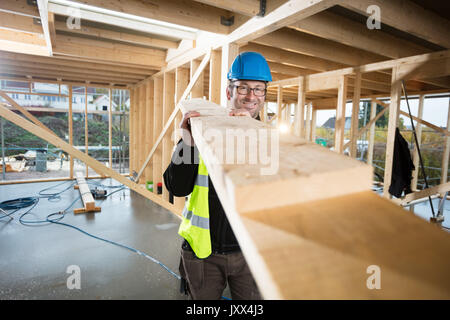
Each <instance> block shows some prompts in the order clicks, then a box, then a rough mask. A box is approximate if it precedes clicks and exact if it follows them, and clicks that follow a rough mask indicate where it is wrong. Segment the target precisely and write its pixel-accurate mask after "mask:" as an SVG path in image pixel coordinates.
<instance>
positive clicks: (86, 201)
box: [74, 172, 101, 213]
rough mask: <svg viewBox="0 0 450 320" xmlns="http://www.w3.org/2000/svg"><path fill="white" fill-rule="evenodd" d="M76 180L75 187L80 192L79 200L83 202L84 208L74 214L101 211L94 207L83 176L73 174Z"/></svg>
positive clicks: (78, 173)
mask: <svg viewBox="0 0 450 320" xmlns="http://www.w3.org/2000/svg"><path fill="white" fill-rule="evenodd" d="M75 178H76V180H77V187H78V190H79V191H80V195H81V199H82V200H83V206H84V208H83V209H82V210H74V212H75V213H81V212H92V211H101V208H99V207H96V206H95V200H94V197H93V196H92V193H91V189H90V188H89V186H88V184H87V182H86V180H85V179H84V175H83V174H82V173H81V172H76V173H75Z"/></svg>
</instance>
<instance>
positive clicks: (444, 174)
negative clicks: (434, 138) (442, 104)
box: [441, 99, 450, 184]
mask: <svg viewBox="0 0 450 320" xmlns="http://www.w3.org/2000/svg"><path fill="white" fill-rule="evenodd" d="M446 133H447V137H446V138H445V139H444V141H445V147H444V152H443V153H442V165H441V184H442V183H446V182H447V179H448V162H449V156H450V99H449V101H448V113H447V130H446Z"/></svg>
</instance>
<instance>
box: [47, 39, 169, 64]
mask: <svg viewBox="0 0 450 320" xmlns="http://www.w3.org/2000/svg"><path fill="white" fill-rule="evenodd" d="M54 53H55V54H61V55H66V56H75V57H81V58H90V59H93V60H98V61H103V62H109V63H111V62H119V63H128V64H133V65H144V66H147V67H151V68H160V67H162V66H163V65H164V64H165V61H164V58H165V52H164V51H163V50H157V49H150V48H138V47H135V46H129V45H124V44H118V43H111V42H109V43H108V42H103V41H96V40H91V39H83V38H77V37H70V36H63V35H56V46H55V50H54Z"/></svg>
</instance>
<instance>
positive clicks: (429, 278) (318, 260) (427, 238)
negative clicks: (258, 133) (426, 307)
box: [183, 99, 450, 299]
mask: <svg viewBox="0 0 450 320" xmlns="http://www.w3.org/2000/svg"><path fill="white" fill-rule="evenodd" d="M189 110H204V111H205V114H208V115H212V114H215V116H214V117H211V116H203V117H202V116H201V117H197V118H193V119H191V127H192V133H193V136H194V140H195V142H196V146H197V147H198V149H199V152H200V154H201V155H202V158H203V160H204V161H205V164H206V166H207V168H208V174H209V176H210V178H211V180H212V181H213V183H214V187H215V189H216V192H217V194H218V196H219V199H220V201H221V203H222V205H223V207H224V210H225V213H226V215H227V218H228V220H229V222H230V224H231V226H232V228H233V231H234V233H235V235H236V237H237V239H238V241H239V244H240V246H241V248H242V251H243V253H244V256H245V258H246V261H247V263H248V264H249V267H250V270H251V271H252V274H253V276H254V278H255V280H256V283H257V285H258V287H259V289H260V291H261V293H262V295H263V297H264V298H265V299H300V298H307V299H308V298H311V299H320V298H327V299H336V298H339V299H345V298H351V299H370V298H378V299H383V298H384V299H386V298H391V299H392V298H414V297H416V298H418V297H422V298H423V297H429V298H430V297H442V295H443V294H444V292H445V295H446V296H448V295H449V294H448V293H447V292H448V287H449V285H448V283H445V284H444V283H443V282H442V277H443V276H445V274H447V270H448V269H449V268H450V260H449V259H447V258H446V257H447V255H446V253H447V252H448V251H449V250H450V241H449V238H448V235H447V234H446V233H445V232H443V231H440V230H439V229H437V228H435V227H434V226H431V225H428V224H427V223H426V222H425V221H423V220H421V219H420V218H418V217H414V216H411V215H406V214H405V213H404V210H402V209H400V208H398V206H395V205H393V204H392V203H390V202H389V201H386V200H385V199H382V198H380V197H379V196H377V195H376V194H374V193H372V192H371V191H369V190H370V187H371V181H372V171H371V168H370V166H367V165H365V164H362V163H361V162H359V161H356V160H354V159H351V158H349V157H344V156H342V155H339V154H337V153H333V152H330V151H329V150H326V149H325V148H322V147H319V146H317V145H315V144H311V143H306V142H305V141H304V140H301V139H299V138H295V137H285V138H280V140H279V144H278V145H279V159H282V160H281V161H280V162H279V168H278V170H277V171H276V172H275V173H274V174H273V175H267V176H264V177H263V176H262V175H261V173H260V172H259V169H261V164H258V163H257V164H251V163H249V161H246V162H245V164H244V165H242V164H237V163H232V162H231V163H230V162H223V161H222V162H221V161H220V159H221V158H222V159H223V157H221V155H220V154H221V153H222V154H223V152H224V150H226V145H225V144H223V145H221V146H219V144H220V142H218V141H217V139H207V138H206V137H207V136H210V134H211V133H212V131H211V130H213V131H214V132H215V133H216V134H215V136H216V137H220V136H222V137H224V136H225V131H226V130H229V129H230V128H245V129H250V130H260V129H267V130H271V127H270V126H268V125H266V124H264V123H262V122H260V121H256V120H254V119H251V118H250V117H229V116H228V115H227V112H226V110H224V108H221V107H220V106H217V105H214V104H211V103H208V102H206V101H204V100H199V99H196V100H190V101H185V102H184V104H183V111H184V112H186V111H189ZM221 134H222V135H221ZM272 138H273V136H272ZM262 139H263V138H259V139H258V141H260V140H262ZM222 141H223V140H222ZM251 152H252V151H248V150H246V151H245V155H246V158H247V156H248V155H250V153H251ZM247 159H249V158H247ZM286 159H289V160H286ZM311 159H314V161H311ZM347 169H348V170H350V171H347ZM360 170H361V171H360ZM366 170H367V171H366ZM349 178H350V180H352V181H351V182H350V181H348V179H349ZM342 181H346V183H342ZM353 182H355V183H357V184H358V185H359V187H356V189H353V190H350V189H348V188H354V187H355V185H354V183H353ZM324 187H325V188H330V189H329V190H327V191H325V190H324V189H323V188H324ZM359 188H361V189H359ZM360 190H363V191H360ZM335 192H342V193H341V194H340V195H336V193H335ZM299 194H301V197H299V196H298V195H299ZM255 195H257V196H255ZM267 197H269V198H267ZM315 197H317V199H316V200H313V199H314V198H315ZM332 197H333V198H332ZM296 201H298V202H296ZM288 203H289V204H288ZM361 208H365V209H364V210H361ZM311 213H314V214H311ZM336 225H339V226H340V229H339V230H340V232H336ZM386 225H389V227H388V228H387V227H386ZM405 225H408V228H410V229H409V230H414V232H411V233H410V232H403V233H400V234H401V236H400V237H399V232H398V230H403V229H404V226H405ZM355 230H356V231H355ZM341 231H343V232H341ZM268 234H270V235H271V237H270V238H268V237H267V235H268ZM418 234H419V235H420V236H419V238H420V239H418V238H416V237H417V235H418ZM436 243H438V244H439V245H438V246H437V247H436ZM420 244H422V245H420ZM349 248H351V249H349ZM417 248H420V249H419V250H417ZM305 255H306V256H305ZM418 256H420V257H423V258H420V259H418ZM425 257H428V258H425ZM372 261H379V262H377V263H379V265H380V266H381V268H382V274H383V279H385V280H383V281H386V282H383V283H384V285H383V286H382V288H383V290H368V288H367V286H366V283H367V268H368V266H370V265H371V264H372V263H374V262H372ZM417 261H419V262H417ZM417 263H419V264H420V265H418V264H417ZM311 265H313V267H312V268H311ZM330 266H333V268H330ZM436 266H439V267H438V269H436ZM336 268H337V269H336ZM299 270H300V271H299ZM436 272H437V273H438V274H436ZM324 279H326V280H324ZM318 283H319V285H318ZM402 283H403V284H405V283H407V285H406V286H405V285H401V284H402ZM336 288H338V289H336Z"/></svg>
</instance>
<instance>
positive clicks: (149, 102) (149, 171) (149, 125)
mask: <svg viewBox="0 0 450 320" xmlns="http://www.w3.org/2000/svg"><path fill="white" fill-rule="evenodd" d="M153 83H154V82H153V81H149V82H147V83H146V84H145V90H146V97H147V99H146V102H145V108H146V109H147V112H146V114H145V115H146V121H145V124H146V126H145V154H147V153H148V152H150V149H151V147H152V145H153V121H154V119H153V114H154V109H153V108H154V101H153V96H154V93H155V89H154V86H153ZM144 174H145V177H146V180H147V181H153V167H152V164H148V165H147V166H146V167H145V170H144ZM153 187H155V186H153Z"/></svg>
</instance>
